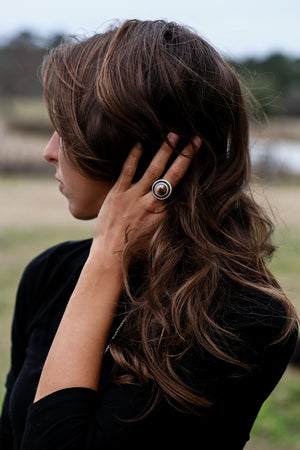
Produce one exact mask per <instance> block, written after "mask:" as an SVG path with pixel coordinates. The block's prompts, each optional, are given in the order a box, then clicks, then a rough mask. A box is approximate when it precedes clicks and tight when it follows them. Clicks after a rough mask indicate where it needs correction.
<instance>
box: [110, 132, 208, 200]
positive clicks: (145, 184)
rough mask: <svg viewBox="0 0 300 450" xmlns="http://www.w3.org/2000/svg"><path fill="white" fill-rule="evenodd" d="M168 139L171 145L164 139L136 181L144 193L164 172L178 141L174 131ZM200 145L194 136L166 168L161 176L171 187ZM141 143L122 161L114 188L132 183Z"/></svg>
mask: <svg viewBox="0 0 300 450" xmlns="http://www.w3.org/2000/svg"><path fill="white" fill-rule="evenodd" d="M168 140H169V142H170V144H171V145H172V146H170V145H169V144H168V143H167V142H166V141H164V142H163V144H162V145H161V147H160V149H159V150H158V152H157V153H156V154H155V156H154V158H153V159H152V161H151V163H150V165H149V166H148V168H147V170H146V171H145V173H144V175H143V176H142V178H141V180H140V181H139V182H138V183H137V185H136V186H137V187H138V189H139V190H140V191H143V192H144V193H145V194H146V193H148V192H149V191H150V189H151V187H152V184H153V183H154V181H156V180H157V179H159V178H161V176H162V174H163V173H164V170H165V167H166V165H167V163H168V161H169V159H170V157H171V155H172V153H173V150H174V148H175V147H176V144H177V143H178V141H179V136H178V135H176V134H175V133H169V134H168ZM200 146H201V139H200V137H198V136H195V137H194V138H193V139H192V140H191V142H189V144H188V145H186V146H185V147H184V149H183V151H182V152H181V153H180V154H179V155H178V156H177V158H176V159H175V161H174V162H173V163H172V165H171V166H170V168H169V169H168V170H167V172H166V173H165V175H164V176H163V178H165V179H166V180H167V181H169V183H171V186H172V187H175V186H176V185H177V184H178V183H179V181H180V180H181V179H182V177H183V176H184V174H185V173H186V171H187V169H188V168H189V165H190V164H191V161H192V159H193V157H194V155H195V151H197V150H198V149H199V148H200ZM142 152H143V149H142V146H141V144H139V143H138V144H136V145H135V146H134V147H133V148H132V149H131V151H130V152H129V155H128V157H127V159H126V161H125V162H124V165H123V168H122V171H121V174H120V176H119V178H118V180H117V182H116V184H115V188H116V189H117V190H120V191H124V190H126V189H129V188H130V186H131V183H132V179H133V177H134V175H135V172H136V169H137V166H138V163H139V160H140V158H141V156H142Z"/></svg>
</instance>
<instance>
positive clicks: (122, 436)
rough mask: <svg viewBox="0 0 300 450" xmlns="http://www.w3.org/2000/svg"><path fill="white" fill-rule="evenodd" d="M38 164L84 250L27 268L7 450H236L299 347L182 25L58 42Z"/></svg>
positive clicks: (231, 136) (139, 26)
mask: <svg viewBox="0 0 300 450" xmlns="http://www.w3.org/2000/svg"><path fill="white" fill-rule="evenodd" d="M42 73H43V83H44V90H45V98H46V102H47V106H48V109H49V113H50V117H51V120H52V123H53V125H54V128H55V130H56V131H55V133H54V134H53V136H52V138H51V140H50V141H49V143H48V145H47V147H46V149H45V154H44V156H45V158H46V160H47V161H49V162H50V163H52V164H54V165H55V167H56V178H57V179H58V180H59V182H60V190H61V192H62V193H63V195H65V196H66V198H67V199H68V204H69V209H70V211H71V213H72V214H73V215H74V216H75V217H77V218H79V219H91V218H95V217H97V221H96V226H95V233H94V237H93V239H92V240H86V241H81V242H67V243H63V244H60V245H58V246H56V247H54V248H51V249H48V250H47V251H46V252H45V253H43V254H42V255H40V256H38V257H37V258H36V259H35V260H34V261H33V262H31V264H29V266H28V267H27V269H26V270H25V273H24V275H23V278H22V281H21V284H20V287H19V291H18V298H17V304H16V310H15V317H14V324H13V350H12V367H11V371H10V373H9V375H8V379H7V394H6V398H5V403H4V407H3V413H2V419H1V439H2V442H3V445H2V447H3V448H6V449H10V448H14V449H22V450H27V449H30V450H33V449H57V450H58V449H80V450H82V449H100V448H101V449H106V448H114V449H119V448H126V446H130V448H132V449H134V448H140V447H143V448H152V449H153V448H154V446H155V445H156V446H158V447H159V448H160V447H161V448H163V447H164V446H168V448H173V449H177V448H178V449H179V448H182V447H183V445H185V446H187V447H188V448H190V447H191V446H192V445H195V443H197V446H199V448H201V449H217V448H218V449H219V448H230V449H231V450H233V449H242V448H243V447H244V445H245V443H246V441H247V440H248V438H249V432H250V429H251V427H252V424H253V422H254V420H255V417H256V415H257V413H258V411H259V409H260V406H261V404H262V403H263V401H264V400H265V399H266V398H267V396H268V395H269V394H270V392H271V391H272V389H273V388H274V387H275V385H276V384H277V382H278V380H279V379H280V377H281V375H282V373H283V372H284V370H285V368H286V366H287V364H288V361H289V359H290V357H291V355H292V352H293V349H294V346H295V342H296V335H297V333H296V314H295V311H294V309H293V307H292V306H291V304H290V303H289V301H288V299H287V298H286V296H285V295H284V293H283V292H282V290H281V289H280V287H279V285H278V283H277V282H276V280H275V279H274V277H273V275H272V274H271V273H270V271H269V270H268V268H267V266H266V262H267V261H268V259H269V257H270V256H271V254H272V252H273V250H274V247H273V245H272V243H271V241H270V234H271V231H272V224H271V223H270V222H269V220H268V219H267V218H266V216H265V215H264V213H263V211H262V210H261V209H260V208H259V207H258V205H257V204H256V203H255V201H254V200H253V198H252V197H251V195H250V192H249V177H250V162H249V149H248V118H247V110H246V106H245V101H244V98H243V94H242V91H241V87H240V84H239V82H238V80H237V77H236V75H235V74H234V73H233V71H232V70H231V69H230V68H229V66H228V65H227V64H226V63H225V62H224V61H223V59H222V58H221V57H220V56H219V54H218V53H217V52H216V51H215V50H214V49H213V48H212V47H211V46H210V45H209V44H208V43H207V42H205V41H204V40H203V39H201V38H200V37H199V36H197V35H196V34H194V33H193V32H191V31H190V30H188V29H186V28H184V27H181V26H178V25H176V24H174V23H166V22H164V21H154V22H150V21H145V22H142V21H137V20H133V21H127V22H125V23H123V24H121V25H120V26H119V27H117V28H113V29H110V30H108V31H107V32H105V33H103V34H100V35H95V36H93V37H91V38H89V39H86V40H83V41H77V42H69V43H65V44H63V45H62V46H60V47H58V48H57V49H55V50H54V51H52V53H51V54H50V55H49V56H48V57H47V58H46V60H45V61H44V64H43V70H42Z"/></svg>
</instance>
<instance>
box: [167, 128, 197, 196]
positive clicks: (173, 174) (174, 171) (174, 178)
mask: <svg viewBox="0 0 300 450" xmlns="http://www.w3.org/2000/svg"><path fill="white" fill-rule="evenodd" d="M201 142H202V141H201V139H200V137H199V136H195V137H194V138H193V139H192V142H189V143H188V145H186V146H185V147H184V149H183V151H182V152H181V153H180V155H178V156H177V158H176V159H175V161H174V162H173V164H172V165H171V166H170V168H169V169H168V171H167V172H166V173H165V175H164V177H163V178H164V179H165V180H167V181H169V183H170V184H171V186H172V187H173V188H174V187H175V186H176V185H177V184H178V183H179V181H180V180H181V179H182V177H183V176H184V174H185V173H186V171H187V170H188V168H189V166H190V164H191V162H192V159H193V157H194V156H195V151H197V150H199V148H200V146H201Z"/></svg>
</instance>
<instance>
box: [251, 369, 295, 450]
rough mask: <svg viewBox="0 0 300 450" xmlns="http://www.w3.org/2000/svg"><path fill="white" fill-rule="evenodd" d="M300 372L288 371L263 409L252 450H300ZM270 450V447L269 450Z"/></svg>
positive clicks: (254, 429) (253, 432) (253, 435)
mask: <svg viewBox="0 0 300 450" xmlns="http://www.w3.org/2000/svg"><path fill="white" fill-rule="evenodd" d="M299 417H300V372H299V371H293V370H292V369H289V370H288V371H287V372H286V374H285V376H284V378H282V380H281V381H280V383H279V384H278V386H277V388H276V389H275V390H274V392H273V393H272V394H271V396H270V397H269V398H268V400H267V401H266V402H265V403H264V405H263V406H262V408H261V410H260V413H259V415H258V418H257V420H256V422H255V424H254V427H253V430H252V433H251V437H252V439H251V441H250V442H252V440H253V443H252V444H251V445H252V446H253V448H257V449H262V448H264V447H262V446H261V444H260V443H261V442H267V443H268V446H270V448H278V447H279V446H280V448H282V449H292V448H293V449H299V448H300V427H299ZM268 448H269V447H268Z"/></svg>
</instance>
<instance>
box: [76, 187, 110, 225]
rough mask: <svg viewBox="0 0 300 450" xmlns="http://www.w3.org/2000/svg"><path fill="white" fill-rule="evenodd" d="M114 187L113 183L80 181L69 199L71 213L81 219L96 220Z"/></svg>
mask: <svg viewBox="0 0 300 450" xmlns="http://www.w3.org/2000/svg"><path fill="white" fill-rule="evenodd" d="M112 186H113V183H112V182H109V183H107V182H105V183H104V182H99V183H98V182H94V181H91V180H86V179H85V180H84V181H82V182H81V183H80V182H79V180H78V184H77V188H76V189H73V192H72V193H70V197H69V209H70V211H71V213H72V214H73V215H74V216H75V217H77V218H80V219H94V218H95V217H97V216H98V214H99V211H100V208H101V206H102V204H103V202H104V201H105V198H106V196H107V194H108V192H109V191H110V189H111V188H112Z"/></svg>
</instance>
